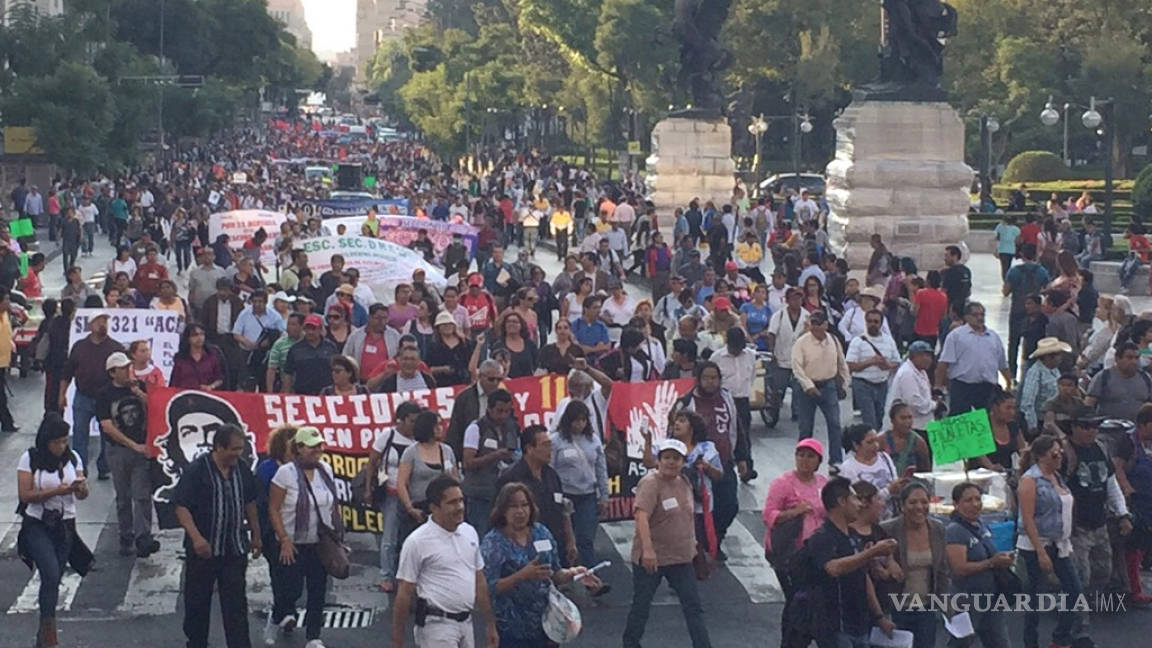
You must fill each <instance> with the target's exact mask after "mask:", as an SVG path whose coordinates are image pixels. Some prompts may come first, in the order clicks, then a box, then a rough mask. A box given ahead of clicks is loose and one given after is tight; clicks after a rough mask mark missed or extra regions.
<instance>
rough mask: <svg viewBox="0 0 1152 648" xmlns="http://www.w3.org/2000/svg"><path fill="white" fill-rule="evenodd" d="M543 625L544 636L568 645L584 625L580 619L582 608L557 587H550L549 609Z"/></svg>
mask: <svg viewBox="0 0 1152 648" xmlns="http://www.w3.org/2000/svg"><path fill="white" fill-rule="evenodd" d="M541 623H542V624H543V626H544V634H545V635H546V636H547V637H548V638H549V639H551V640H552V641H555V642H556V643H558V644H566V643H568V642H570V641H572V640H573V639H575V638H576V637H577V636H579V634H580V629H581V628H582V627H583V625H584V623H583V621H582V620H581V618H580V608H578V607H576V604H575V603H573V602H572V601H571V600H569V598H568V597H567V596H564V595H563V594H562V593H560V590H558V589H556V586H555V585H549V589H548V607H547V608H546V609H545V610H544V617H543V618H542V619H541Z"/></svg>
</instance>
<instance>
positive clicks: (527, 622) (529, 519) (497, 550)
mask: <svg viewBox="0 0 1152 648" xmlns="http://www.w3.org/2000/svg"><path fill="white" fill-rule="evenodd" d="M490 523H491V525H492V528H491V530H490V531H488V533H487V534H485V536H484V539H483V541H481V543H480V553H481V555H483V556H484V577H485V579H487V581H488V591H489V592H491V593H492V611H493V614H494V615H495V616H496V629H497V631H498V632H499V633H500V648H546V647H549V646H555V645H557V644H556V643H555V642H553V641H552V640H551V639H549V638H548V635H546V634H545V631H544V626H543V625H542V623H541V621H542V619H543V618H544V615H545V613H546V611H547V608H548V605H549V595H550V592H551V590H552V586H553V585H563V584H564V583H568V582H570V581H572V579H573V578H575V577H576V576H578V575H580V574H584V573H586V572H587V571H588V568H587V567H583V566H580V567H572V568H569V569H561V568H560V564H561V560H560V558H561V555H560V554H561V551H562V547H561V546H560V545H559V544H557V543H556V539H555V538H554V537H553V536H552V533H551V532H550V531H548V527H546V526H544V525H543V524H541V523H539V522H538V521H537V508H536V501H535V500H534V499H533V497H532V492H531V491H530V490H529V489H528V487H527V486H525V485H524V484H521V483H520V482H512V483H510V484H505V485H504V487H503V488H501V489H500V492H499V493H498V494H497V495H496V503H495V504H494V505H493V507H492V513H491V516H490ZM582 581H583V584H584V585H585V586H587V587H589V588H592V589H595V588H598V587H599V586H600V582H599V580H598V579H597V578H596V576H595V575H593V574H588V575H587V576H584V577H582ZM561 596H562V595H561ZM577 630H578V628H577Z"/></svg>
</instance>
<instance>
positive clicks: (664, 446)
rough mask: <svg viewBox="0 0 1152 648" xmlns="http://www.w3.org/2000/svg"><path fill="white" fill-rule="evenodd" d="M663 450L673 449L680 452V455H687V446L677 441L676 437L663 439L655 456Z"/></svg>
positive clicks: (662, 452)
mask: <svg viewBox="0 0 1152 648" xmlns="http://www.w3.org/2000/svg"><path fill="white" fill-rule="evenodd" d="M665 450H675V451H676V452H679V453H680V456H681V457H687V456H688V448H686V447H685V446H684V443H683V442H681V441H677V440H676V439H665V440H664V441H663V442H662V443H661V444H660V452H659V453H657V456H659V455H661V454H664V451H665Z"/></svg>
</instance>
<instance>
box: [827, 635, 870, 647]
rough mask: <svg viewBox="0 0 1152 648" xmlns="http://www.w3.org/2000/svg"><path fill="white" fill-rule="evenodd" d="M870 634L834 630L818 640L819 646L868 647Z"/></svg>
mask: <svg viewBox="0 0 1152 648" xmlns="http://www.w3.org/2000/svg"><path fill="white" fill-rule="evenodd" d="M870 645H871V644H869V643H868V635H867V634H862V635H854V634H849V633H847V632H833V633H832V634H830V635H826V636H824V637H821V638H819V639H817V640H816V646H817V648H868V647H869V646H870Z"/></svg>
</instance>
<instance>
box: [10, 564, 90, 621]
mask: <svg viewBox="0 0 1152 648" xmlns="http://www.w3.org/2000/svg"><path fill="white" fill-rule="evenodd" d="M81 580H82V579H81V577H80V574H77V573H76V572H71V571H70V572H67V573H66V574H64V576H63V577H62V578H61V579H60V598H59V600H57V602H56V610H57V611H58V612H66V611H68V610H70V609H71V608H72V600H73V599H75V598H76V591H77V590H78V589H80V581H81ZM39 596H40V572H36V573H34V574H33V575H32V577H31V578H29V579H28V584H27V585H25V586H24V591H23V592H20V598H18V599H16V602H15V603H13V604H12V607H10V608H8V614H25V613H29V612H37V611H39V609H40V605H39V603H38V598H39Z"/></svg>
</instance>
